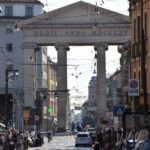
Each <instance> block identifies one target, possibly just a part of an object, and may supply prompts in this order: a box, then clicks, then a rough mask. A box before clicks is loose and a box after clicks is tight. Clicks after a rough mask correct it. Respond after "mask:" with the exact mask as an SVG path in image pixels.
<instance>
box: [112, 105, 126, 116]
mask: <svg viewBox="0 0 150 150" xmlns="http://www.w3.org/2000/svg"><path fill="white" fill-rule="evenodd" d="M124 111H125V108H124V106H123V105H118V106H114V110H113V113H114V116H121V115H122V114H123V112H124Z"/></svg>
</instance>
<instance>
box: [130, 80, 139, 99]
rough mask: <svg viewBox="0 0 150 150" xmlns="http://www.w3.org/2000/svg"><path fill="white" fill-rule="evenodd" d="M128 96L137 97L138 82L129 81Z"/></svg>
mask: <svg viewBox="0 0 150 150" xmlns="http://www.w3.org/2000/svg"><path fill="white" fill-rule="evenodd" d="M128 95H129V96H139V80H138V79H129V86H128Z"/></svg>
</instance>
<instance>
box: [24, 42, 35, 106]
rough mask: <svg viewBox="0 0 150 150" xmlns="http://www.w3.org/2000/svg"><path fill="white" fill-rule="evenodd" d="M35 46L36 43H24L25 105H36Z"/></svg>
mask: <svg viewBox="0 0 150 150" xmlns="http://www.w3.org/2000/svg"><path fill="white" fill-rule="evenodd" d="M35 48H36V44H34V43H24V44H23V49H24V72H23V75H24V81H23V82H24V104H25V106H31V107H34V100H35V98H36V93H35V92H36V90H35V74H36V70H35V67H36V65H35Z"/></svg>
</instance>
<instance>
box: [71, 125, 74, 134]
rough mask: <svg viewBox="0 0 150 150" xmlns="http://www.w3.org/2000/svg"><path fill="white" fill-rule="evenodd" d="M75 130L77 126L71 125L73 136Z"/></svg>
mask: <svg viewBox="0 0 150 150" xmlns="http://www.w3.org/2000/svg"><path fill="white" fill-rule="evenodd" d="M74 130H75V124H74V122H72V123H71V133H72V134H73V133H74Z"/></svg>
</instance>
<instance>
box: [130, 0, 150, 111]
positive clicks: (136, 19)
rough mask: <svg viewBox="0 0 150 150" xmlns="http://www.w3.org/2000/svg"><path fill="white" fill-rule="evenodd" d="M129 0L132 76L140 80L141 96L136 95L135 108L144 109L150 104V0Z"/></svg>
mask: <svg viewBox="0 0 150 150" xmlns="http://www.w3.org/2000/svg"><path fill="white" fill-rule="evenodd" d="M129 1H130V16H131V22H132V48H131V74H130V78H133V79H138V80H139V87H140V96H138V97H135V109H137V111H141V110H143V111H144V110H146V109H145V108H146V106H147V108H148V105H149V104H150V0H129ZM146 103H147V104H148V105H146ZM147 111H149V108H148V109H147Z"/></svg>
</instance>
